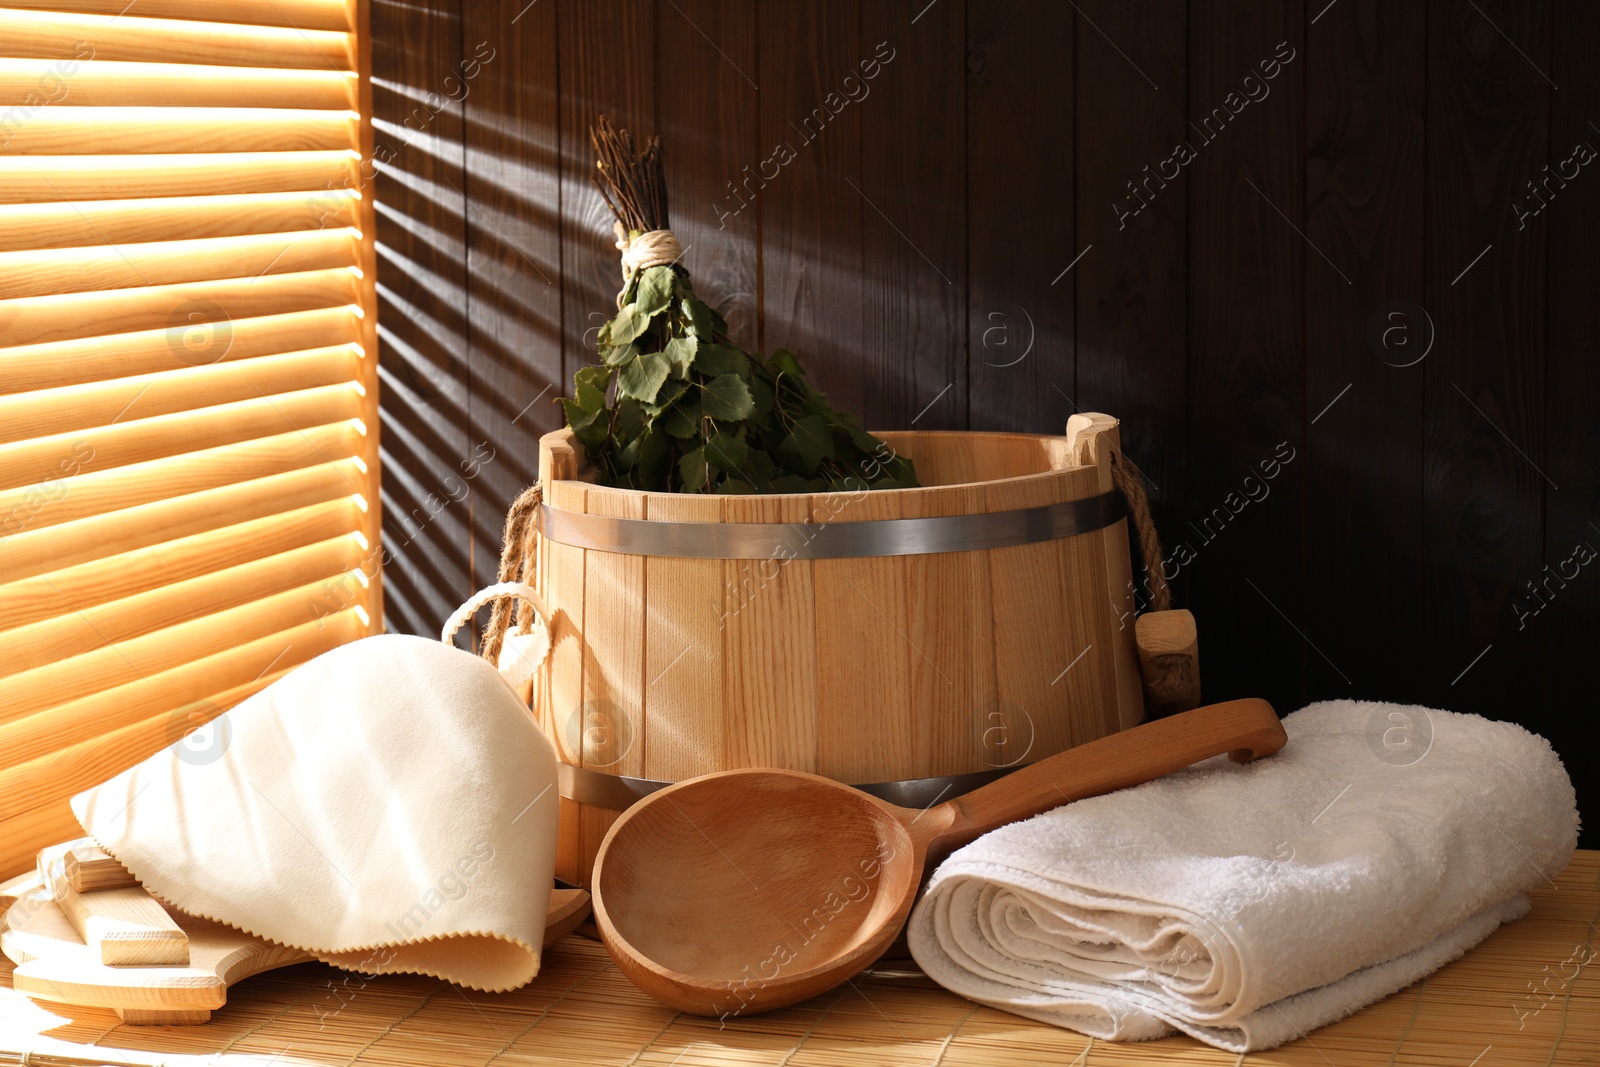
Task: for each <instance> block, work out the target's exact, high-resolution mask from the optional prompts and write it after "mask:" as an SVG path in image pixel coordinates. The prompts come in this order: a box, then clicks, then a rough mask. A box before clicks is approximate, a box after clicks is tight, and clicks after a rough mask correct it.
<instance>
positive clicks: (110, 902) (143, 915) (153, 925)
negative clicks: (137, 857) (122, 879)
mask: <svg viewBox="0 0 1600 1067" xmlns="http://www.w3.org/2000/svg"><path fill="white" fill-rule="evenodd" d="M65 851H66V850H65V849H59V848H58V849H54V850H52V849H46V850H44V851H42V852H40V853H39V875H40V878H42V879H43V880H44V882H45V884H46V885H47V886H48V887H49V889H50V894H51V896H52V897H54V899H55V903H56V907H57V908H59V909H60V910H61V914H63V915H65V916H66V918H67V922H69V923H71V924H72V928H73V929H74V930H75V931H77V933H78V936H79V937H80V938H82V939H83V943H84V944H85V945H86V946H88V949H89V955H90V957H91V958H93V959H95V960H98V961H99V962H100V963H102V964H104V965H106V966H108V967H134V966H137V967H151V966H167V967H186V966H188V964H189V935H188V934H186V933H185V932H184V930H183V928H182V927H181V926H179V925H178V924H177V923H176V922H174V921H173V918H172V916H170V915H168V914H167V911H166V909H165V908H163V907H162V906H161V904H160V902H159V901H157V900H156V899H155V898H154V897H152V896H151V895H150V894H149V893H148V892H146V891H145V889H144V887H143V886H140V885H137V884H135V885H132V886H117V887H113V888H110V889H97V890H93V891H87V892H86V891H82V890H79V889H78V888H77V887H76V886H74V885H73V884H72V882H71V881H70V880H69V879H68V878H67V874H66V869H65V865H64V859H65V857H64V855H63V853H64V852H65Z"/></svg>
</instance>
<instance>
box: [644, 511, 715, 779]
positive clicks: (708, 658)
mask: <svg viewBox="0 0 1600 1067" xmlns="http://www.w3.org/2000/svg"><path fill="white" fill-rule="evenodd" d="M722 505H723V500H722V498H720V497H716V496H684V495H681V494H680V495H673V494H666V493H660V494H652V495H651V497H650V499H649V503H648V512H649V516H650V518H652V519H661V520H665V521H668V522H720V521H721V520H722ZM723 568H724V563H723V561H722V560H714V559H675V558H672V557H668V556H650V557H647V558H646V559H645V561H644V586H643V588H644V600H645V603H646V604H682V605H688V606H689V610H687V611H673V612H665V611H647V612H646V614H645V634H644V643H645V663H644V691H643V694H642V695H643V701H644V737H643V738H642V739H641V743H642V744H643V745H644V772H645V777H648V778H654V779H657V780H658V781H667V782H680V781H682V780H683V779H685V778H692V777H694V776H695V775H697V774H707V773H709V772H711V771H715V770H720V769H721V768H722V767H724V766H725V763H724V759H725V756H724V752H725V748H726V745H727V739H726V738H725V737H724V736H723V715H724V713H723V704H724V685H725V679H724V671H723V662H722V633H723V630H722V626H723V615H722V612H723V597H724V583H723V578H722V572H723Z"/></svg>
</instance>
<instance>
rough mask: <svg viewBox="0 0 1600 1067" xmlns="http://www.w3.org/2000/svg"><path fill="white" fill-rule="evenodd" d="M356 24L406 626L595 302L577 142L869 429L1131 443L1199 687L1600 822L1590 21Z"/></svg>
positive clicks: (571, 8)
mask: <svg viewBox="0 0 1600 1067" xmlns="http://www.w3.org/2000/svg"><path fill="white" fill-rule="evenodd" d="M372 10H373V23H374V24H373V32H374V34H375V36H376V49H375V62H374V82H375V93H374V96H375V106H376V111H377V141H378V144H379V146H380V148H379V154H380V162H381V163H382V165H381V166H380V168H379V177H378V180H377V190H376V191H377V198H378V218H379V233H378V240H379V261H380V269H379V291H380V295H381V297H382V305H381V309H380V315H379V325H380V333H381V336H382V339H383V351H382V367H383V386H384V388H385V394H384V398H383V411H384V419H383V427H382V431H383V451H384V457H383V458H384V463H385V468H384V486H385V490H384V507H385V509H386V516H387V517H386V520H385V527H386V534H387V536H388V538H389V543H390V546H391V549H392V551H393V558H392V560H391V561H390V563H389V566H388V568H387V597H388V599H387V603H388V616H389V623H390V625H391V627H393V628H397V629H401V630H408V631H416V632H422V633H430V632H434V631H436V630H437V628H438V626H439V624H440V622H441V620H442V619H443V618H444V617H445V615H446V614H448V612H449V611H450V610H451V609H452V608H453V607H454V606H455V605H456V604H457V603H459V602H460V601H461V600H463V599H464V598H465V596H466V595H467V594H468V593H469V592H470V591H471V590H473V589H475V588H477V587H479V586H482V585H485V584H487V583H488V582H490V581H493V576H494V570H495V562H496V558H497V553H498V548H499V531H500V523H501V517H502V515H503V512H504V509H505V507H506V505H507V503H508V501H509V500H510V499H511V497H512V496H513V495H514V494H515V493H516V492H517V491H518V490H519V489H520V488H521V487H522V486H524V485H525V484H527V483H528V482H530V481H531V480H532V479H533V478H534V476H535V472H536V452H537V447H536V442H537V440H538V437H539V435H540V434H542V433H544V432H546V431H548V430H550V429H552V428H554V426H555V425H556V420H557V412H558V409H557V408H556V407H555V406H553V405H552V404H551V403H550V401H551V399H552V398H553V397H554V396H556V395H558V394H560V393H561V392H562V391H563V390H564V388H565V387H566V383H569V382H570V380H571V376H572V373H573V371H574V370H576V369H577V367H578V366H580V365H581V363H582V362H583V361H584V360H585V358H586V356H587V355H588V352H589V350H590V345H589V342H590V341H591V340H592V337H593V334H592V332H590V331H591V330H592V329H593V328H594V327H595V326H597V325H598V324H599V323H600V322H602V321H604V319H605V317H606V313H607V311H608V309H609V308H611V307H612V306H613V304H612V300H613V294H614V292H615V289H616V284H617V266H616V252H615V250H614V249H613V248H612V247H611V240H612V238H611V235H610V220H609V218H608V217H607V216H606V215H605V213H604V211H603V207H602V205H601V203H600V200H599V198H598V196H596V195H595V194H594V193H593V191H592V190H591V188H590V187H589V185H588V183H587V171H588V168H589V167H590V166H591V157H590V155H589V152H588V150H587V142H586V138H585V131H586V129H587V126H588V124H589V123H590V122H591V121H592V120H593V118H594V117H595V116H596V115H597V114H599V113H601V112H606V113H609V114H611V115H612V116H614V117H615V118H616V119H617V121H618V122H619V123H621V124H622V125H624V126H627V127H630V128H632V129H633V130H635V131H637V132H639V133H647V132H659V133H660V134H661V135H662V137H663V139H664V141H665V143H666V149H667V161H668V171H669V179H670V182H671V192H672V198H673V204H672V215H673V220H674V228H675V229H676V231H677V232H678V234H679V235H680V237H681V238H682V239H683V241H684V243H685V244H686V245H687V246H689V248H688V251H687V253H686V255H685V263H686V264H687V266H688V267H689V269H690V270H691V272H692V273H693V274H694V276H695V279H696V282H697V288H699V289H700V290H701V291H702V292H703V293H706V294H709V295H711V296H713V297H714V298H715V299H716V300H717V301H718V302H719V303H720V306H721V307H722V308H723V309H724V311H725V313H726V314H727V317H728V319H729V321H730V322H731V323H732V324H733V327H734V331H735V333H736V334H738V335H739V336H740V337H741V338H742V339H744V340H745V342H746V343H747V344H752V345H758V346H760V347H762V348H763V349H770V348H771V347H776V346H779V345H782V346H787V347H790V348H792V349H794V350H795V351H796V352H798V353H799V354H800V355H801V357H802V358H803V359H804V360H805V362H806V363H807V365H808V367H810V368H812V373H813V376H814V377H815V378H816V379H819V380H820V381H821V382H822V383H823V384H824V386H825V388H827V390H828V391H829V392H830V394H831V395H832V396H833V397H834V398H835V399H836V400H837V401H838V402H839V403H840V404H841V406H842V407H844V408H847V409H853V410H855V411H858V412H860V413H861V414H862V415H863V416H865V419H866V422H867V424H868V425H874V426H881V427H904V426H909V425H911V424H913V423H914V424H915V425H916V426H918V427H921V428H957V429H961V428H973V429H979V428H982V429H1008V430H1024V431H1039V432H1060V430H1061V427H1062V426H1063V424H1064V422H1065V421H1066V418H1067V416H1068V415H1070V414H1071V413H1072V412H1073V411H1076V410H1080V409H1082V410H1100V411H1106V412H1110V413H1112V414H1114V415H1117V416H1118V417H1120V418H1121V419H1122V420H1124V421H1123V441H1124V444H1125V446H1126V448H1127V450H1128V451H1129V453H1130V454H1131V456H1132V457H1133V458H1134V459H1135V460H1136V461H1137V462H1138V463H1139V464H1140V465H1141V466H1142V468H1143V471H1144V473H1145V475H1146V476H1147V478H1148V481H1149V483H1150V491H1151V494H1152V496H1153V499H1154V502H1155V504H1156V507H1157V509H1158V513H1159V518H1160V521H1161V524H1162V528H1163V532H1164V534H1165V537H1166V539H1167V542H1168V544H1169V547H1170V548H1171V549H1172V550H1173V552H1174V553H1175V558H1174V562H1176V563H1178V564H1180V566H1179V567H1178V572H1179V573H1178V577H1177V580H1176V583H1175V584H1176V588H1177V590H1178V595H1179V601H1180V603H1181V604H1185V605H1187V606H1189V607H1191V608H1193V610H1194V611H1195V613H1196V615H1197V616H1198V618H1199V620H1200V625H1201V635H1202V636H1201V644H1202V650H1203V662H1204V673H1205V680H1206V687H1207V693H1208V696H1210V697H1212V698H1223V697H1229V696H1235V695H1243V694H1260V695H1263V696H1266V697H1268V698H1270V699H1271V700H1272V701H1273V702H1274V703H1275V704H1276V705H1277V706H1278V707H1280V708H1281V709H1285V710H1287V709H1291V708H1294V707H1298V706H1300V705H1302V704H1304V703H1305V702H1307V701H1308V700H1312V699H1317V698H1323V697H1339V696H1356V697H1365V698H1382V699H1388V700H1394V701H1401V702H1408V703H1409V702H1418V703H1424V704H1428V705H1431V706H1435V707H1445V708H1451V709H1457V710H1463V711H1475V712H1481V713H1483V714H1486V715H1490V716H1493V717H1497V718H1510V719H1515V720H1517V721H1519V722H1522V723H1524V724H1526V725H1527V726H1529V727H1530V728H1532V729H1535V730H1537V731H1539V732H1541V733H1543V734H1544V735H1545V736H1547V737H1548V738H1549V739H1550V740H1551V741H1552V742H1553V743H1554V744H1555V746H1556V748H1557V750H1558V751H1560V752H1561V753H1563V755H1564V756H1565V757H1566V761H1567V764H1568V766H1569V768H1570V769H1571V771H1572V773H1573V775H1574V777H1575V778H1576V779H1578V780H1579V783H1580V802H1581V803H1582V804H1583V806H1586V807H1588V808H1591V809H1593V808H1595V807H1596V805H1597V803H1600V793H1597V788H1596V787H1597V780H1596V774H1595V771H1594V769H1593V767H1592V761H1591V757H1592V755H1593V753H1594V747H1593V744H1592V742H1589V741H1587V740H1586V739H1587V738H1589V737H1592V736H1593V732H1592V730H1593V727H1592V724H1591V721H1590V720H1592V719H1593V717H1594V715H1595V707H1594V698H1593V692H1594V686H1593V684H1592V681H1591V679H1592V678H1593V676H1594V669H1593V665H1592V664H1591V663H1590V661H1589V656H1590V655H1593V654H1594V651H1593V646H1594V644H1595V642H1596V639H1597V638H1600V560H1597V561H1596V562H1594V563H1588V564H1584V563H1582V562H1579V561H1580V560H1582V559H1584V558H1586V557H1587V556H1588V555H1590V554H1591V553H1593V552H1594V551H1595V549H1597V548H1600V462H1597V461H1600V414H1597V411H1600V361H1597V358H1596V357H1597V349H1600V342H1597V340H1596V338H1597V336H1600V299H1597V298H1600V268H1597V266H1596V254H1597V240H1596V239H1597V237H1600V161H1596V162H1594V163H1587V165H1585V164H1584V163H1583V162H1569V161H1572V160H1573V159H1574V151H1575V146H1577V145H1579V144H1580V143H1582V144H1583V145H1584V146H1586V149H1584V150H1579V152H1578V155H1579V156H1580V157H1582V156H1583V155H1584V152H1585V151H1592V150H1594V149H1600V127H1597V126H1596V123H1600V74H1597V69H1600V63H1597V61H1600V6H1597V5H1595V4H1593V3H1591V2H1589V0H1427V2H1426V3H1424V2H1422V0H1412V2H1406V3H1394V2H1389V0H1334V2H1332V3H1328V2H1327V0H1310V3H1308V4H1283V3H1265V4H1262V3H1256V2H1253V0H1252V2H1245V0H1233V2H1224V0H1187V3H1186V2H1185V0H1137V2H1127V3H1121V2H1118V3H1112V2H1106V0H1082V2H1081V3H1078V4H1072V3H1066V2H1062V0H932V2H930V0H867V2H861V3H857V2H846V0H815V2H807V3H801V2H798V0H783V2H779V0H770V2H761V3H749V2H747V0H661V2H657V3H650V2H646V0H534V2H531V3H529V2H528V0H470V2H468V0H427V2H417V0H408V2H405V3H401V2H397V0H374V3H373V8H372ZM874 59H877V60H878V66H877V68H876V69H875V71H874V76H873V77H871V78H870V79H867V78H865V77H864V75H863V68H862V63H863V61H872V60H874ZM867 69H868V70H872V69H873V68H871V66H870V62H869V67H868V68H867ZM1268 73H1270V74H1271V75H1272V76H1271V77H1270V78H1268V77H1267V76H1266V75H1267V74H1268ZM1247 79H1248V80H1247ZM1558 86H1559V89H1558V88H1557V87H1558ZM830 94H835V95H833V96H831V97H830ZM841 101H842V102H843V106H840V102H841ZM819 108H823V109H828V112H827V114H826V120H825V122H823V123H822V124H821V125H820V131H819V129H818V123H817V122H816V120H815V118H814V110H815V109H819ZM834 110H837V114H832V111H834ZM808 116H813V118H812V121H811V123H810V124H809V125H808V124H807V122H806V119H807V117H808ZM1180 144H1183V145H1186V147H1187V149H1188V151H1186V152H1179V153H1177V155H1176V156H1175V154H1174V149H1175V148H1176V146H1178V145H1180ZM386 145H387V146H388V149H389V152H388V154H387V156H388V158H384V156H385V154H386V153H385V149H384V146H386ZM780 145H782V146H784V147H786V148H787V149H789V150H790V151H791V152H792V153H793V155H794V158H793V160H792V161H791V162H788V163H787V164H786V165H782V166H778V165H776V163H775V161H774V156H775V153H776V154H777V155H778V156H779V157H781V156H783V155H786V154H787V153H782V152H778V149H779V146H780ZM1169 160H1171V161H1172V162H1168V161H1169ZM1547 164H1548V165H1550V171H1548V172H1546V171H1545V170H1544V169H1543V168H1545V166H1546V165H1547ZM747 168H748V169H747ZM1147 168H1148V169H1147ZM1574 171H1576V173H1574ZM751 175H753V176H754V177H753V178H750V179H749V183H748V185H747V184H746V181H747V177H749V176H751ZM1552 175H1553V177H1552ZM1563 175H1565V177H1563ZM763 177H770V180H766V181H765V183H764V185H763V184H761V179H762V178H763ZM1530 181H1532V182H1535V183H1537V196H1538V199H1536V198H1535V188H1534V187H1532V186H1530V185H1529V183H1530ZM736 189H737V190H741V191H742V190H753V194H752V193H751V192H745V193H744V195H743V197H739V196H738V195H736V192H735V190H736ZM746 201H748V203H746ZM1541 203H1542V204H1543V206H1542V207H1541V206H1540V205H1541ZM735 208H739V210H738V211H737V212H735V211H734V210H733V209H735ZM1536 209H1537V210H1536ZM1575 552H1576V553H1577V558H1576V559H1575V558H1574V553H1575ZM1590 840H1591V842H1594V839H1593V837H1592V836H1591V838H1590ZM1594 843H1600V842H1594Z"/></svg>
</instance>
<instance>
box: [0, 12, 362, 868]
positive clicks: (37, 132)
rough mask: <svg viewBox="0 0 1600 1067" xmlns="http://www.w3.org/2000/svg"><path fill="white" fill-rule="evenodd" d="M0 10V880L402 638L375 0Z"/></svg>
mask: <svg viewBox="0 0 1600 1067" xmlns="http://www.w3.org/2000/svg"><path fill="white" fill-rule="evenodd" d="M4 3H5V4H6V6H4V7H0V877H4V876H6V875H8V874H10V873H14V872H16V871H19V870H22V869H24V868H25V867H26V866H28V865H29V864H31V863H32V856H33V852H34V851H35V850H36V849H38V848H39V847H41V846H43V845H45V844H48V843H51V842H53V841H60V840H64V839H66V838H68V837H71V836H76V835H77V834H79V833H81V831H79V830H78V829H77V825H76V823H75V822H74V821H73V820H72V817H71V812H70V810H69V809H68V806H67V798H68V797H70V796H71V795H72V794H73V793H75V792H77V791H78V790H81V789H84V788H86V787H88V786H90V785H93V784H95V783H97V782H99V781H102V780H104V779H105V778H107V777H109V776H110V775H112V774H114V773H116V772H117V771H118V770H120V769H122V768H123V767H126V766H129V765H131V764H133V763H135V762H137V761H138V760H140V759H143V758H144V757H146V756H148V755H150V754H151V753H153V752H156V751H158V750H160V749H161V748H163V747H164V746H167V745H171V744H174V743H175V742H177V741H178V740H179V739H180V738H182V737H183V736H184V735H185V734H186V733H189V732H190V731H193V730H194V729H195V728H196V727H198V726H200V725H201V724H202V723H203V722H204V721H205V720H208V719H209V718H210V717H212V716H214V715H216V714H218V713H220V712H221V711H222V710H224V709H226V708H228V707H230V706H231V705H232V704H234V703H236V702H237V701H239V700H241V699H243V698H244V697H245V696H247V695H249V694H250V693H252V692H254V691H256V690H258V689H260V688H262V687H263V686H265V685H267V684H268V683H270V682H271V681H273V680H274V679H276V678H278V677H280V676H282V675H283V674H284V673H285V672H286V671H288V670H289V669H290V668H292V667H294V666H295V665H297V664H299V663H302V662H304V661H305V660H307V659H310V658H311V657H313V656H315V655H317V654H319V653H321V652H324V651H326V650H328V649H330V648H332V647H334V646H336V645H338V644H341V643H343V642H347V641H351V640H354V639H355V638H358V637H361V636H364V635H366V634H369V633H373V632H376V631H377V630H378V629H379V628H380V627H381V618H380V610H381V598H380V595H379V587H378V581H377V576H376V574H375V573H369V572H375V571H376V567H375V565H373V564H374V563H375V561H376V560H377V558H378V554H377V553H378V544H377V540H378V531H379V522H378V514H377V510H378V492H377V486H378V483H377V476H378V448H377V429H378V419H377V411H378V409H377V368H376V363H377V349H376V342H375V337H376V332H375V323H374V311H375V307H376V303H375V299H374V284H373V283H374V267H373V241H372V233H373V226H372V207H371V205H372V197H371V195H370V187H369V186H370V181H371V176H372V175H371V170H370V166H368V165H365V164H364V161H365V160H369V159H370V158H371V151H370V147H371V133H370V123H369V122H368V121H367V119H368V117H369V116H370V108H369V106H368V101H369V99H370V88H369V83H368V73H369V65H368V62H367V52H368V41H367V35H366V30H365V26H366V18H367V13H366V4H365V0H227V2H218V0H137V2H136V3H129V2H128V0H55V2H51V3H44V2H36V0H4ZM363 194H365V195H363ZM203 733H204V732H202V737H203ZM187 744H188V745H189V747H190V748H191V750H192V751H193V752H194V757H193V758H204V754H205V747H204V742H203V741H202V740H201V738H195V737H192V738H190V740H189V741H188V742H187Z"/></svg>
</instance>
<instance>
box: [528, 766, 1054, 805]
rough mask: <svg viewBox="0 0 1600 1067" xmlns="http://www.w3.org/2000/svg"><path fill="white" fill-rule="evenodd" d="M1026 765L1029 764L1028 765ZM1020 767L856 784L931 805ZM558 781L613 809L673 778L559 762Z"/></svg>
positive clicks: (569, 792) (570, 793)
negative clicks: (655, 777)
mask: <svg viewBox="0 0 1600 1067" xmlns="http://www.w3.org/2000/svg"><path fill="white" fill-rule="evenodd" d="M1024 766H1025V765H1024ZM1020 769H1021V766H1017V767H996V768H994V769H993V770H987V771H973V772H972V773H970V774H950V775H945V776H944V777H942V778H908V779H905V780H903V781H899V782H869V783H867V784H866V785H857V786H854V787H853V788H855V789H859V790H861V791H862V792H863V793H871V794H872V795H873V796H875V797H877V798H878V799H879V800H887V801H888V802H889V803H891V804H897V805H899V806H900V807H902V808H931V807H933V806H934V805H935V804H942V803H944V802H945V801H946V800H949V799H950V798H951V797H958V796H960V795H961V794H963V793H969V792H971V791H972V790H974V789H976V788H978V787H979V786H980V785H988V784H989V783H990V782H993V781H997V780H998V779H1001V778H1004V777H1005V776H1006V775H1008V774H1010V773H1011V772H1012V771H1015V770H1020ZM556 782H557V787H558V788H559V790H560V792H561V795H562V796H564V797H566V798H567V799H568V800H574V801H577V802H578V803H579V804H588V805H589V806H591V807H596V808H605V809H607V810H609V811H627V810H628V809H629V808H631V807H632V806H633V805H634V804H636V803H638V802H639V801H640V800H643V799H644V798H645V797H647V796H649V795H650V794H651V793H654V792H655V791H656V790H657V789H665V788H666V787H667V786H669V785H672V784H673V783H672V782H661V781H657V780H655V779H653V778H630V777H628V776H627V775H624V774H606V773H605V772H603V771H593V770H589V769H588V768H586V767H574V766H572V765H571V764H570V763H558V764H556Z"/></svg>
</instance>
